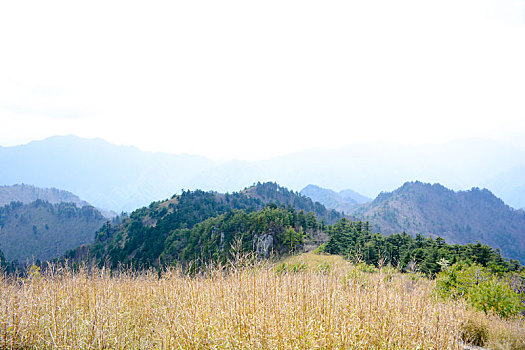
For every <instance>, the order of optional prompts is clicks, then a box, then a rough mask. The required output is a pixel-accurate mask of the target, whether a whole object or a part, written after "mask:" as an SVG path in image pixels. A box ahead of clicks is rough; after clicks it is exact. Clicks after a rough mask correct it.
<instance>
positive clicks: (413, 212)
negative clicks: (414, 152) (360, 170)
mask: <svg viewBox="0 0 525 350" xmlns="http://www.w3.org/2000/svg"><path fill="white" fill-rule="evenodd" d="M352 215H354V216H356V217H358V218H360V219H362V220H367V221H370V222H371V223H372V225H373V227H374V228H375V230H377V231H379V232H381V233H383V234H391V233H399V232H403V231H404V232H407V233H410V234H412V235H413V234H416V233H421V234H430V235H434V236H441V237H443V238H444V239H445V240H446V241H447V242H450V243H459V244H465V243H469V242H472V243H475V242H476V241H481V242H482V243H484V244H488V245H490V246H492V247H494V248H499V249H501V251H502V252H503V255H504V256H506V257H509V258H512V259H517V260H520V261H521V262H522V263H523V262H524V261H525V212H523V211H521V210H515V209H512V208H511V207H509V206H508V205H506V204H505V203H504V202H503V201H502V200H501V199H499V198H497V197H496V196H494V195H493V194H492V193H491V192H490V191H489V190H487V189H479V188H472V189H471V190H469V191H458V192H455V191H453V190H450V189H447V188H446V187H444V186H442V185H440V184H433V185H431V184H428V183H422V182H419V181H416V182H407V183H405V184H404V185H403V186H401V187H400V188H398V189H397V190H395V191H393V192H383V193H381V194H380V195H378V196H377V198H375V199H374V200H373V201H372V202H370V203H367V204H364V205H362V206H361V207H358V208H357V209H355V210H354V211H353V212H352Z"/></svg>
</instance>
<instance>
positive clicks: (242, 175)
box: [0, 136, 525, 212]
mask: <svg viewBox="0 0 525 350" xmlns="http://www.w3.org/2000/svg"><path fill="white" fill-rule="evenodd" d="M0 163H1V164H2V169H1V172H0V184H3V185H12V184H16V183H28V184H32V185H36V186H40V187H56V188H60V189H64V190H67V191H71V192H73V193H75V194H77V195H79V196H80V197H81V198H83V199H85V200H86V201H88V202H89V203H91V204H93V205H95V206H97V207H101V208H105V209H111V210H114V211H116V212H120V211H131V210H133V209H135V208H138V207H141V206H144V205H148V204H149V203H150V202H152V201H155V200H159V199H162V198H168V197H170V196H171V195H172V194H173V193H180V191H181V189H183V188H184V189H197V188H199V189H203V190H214V191H219V192H231V191H236V190H238V189H239V188H244V187H246V186H250V185H252V184H253V183H255V182H258V181H275V182H277V183H279V184H281V185H283V186H286V187H288V188H290V189H293V190H296V191H298V190H300V189H302V188H304V187H305V186H307V185H308V184H316V185H318V186H321V187H326V188H330V189H333V190H336V191H340V190H343V189H352V190H354V191H356V192H358V193H360V194H362V195H364V196H366V197H370V198H374V197H375V196H376V195H377V194H379V193H380V192H382V191H391V190H393V189H395V188H397V187H399V186H401V185H402V184H403V183H404V182H406V181H412V180H420V181H423V182H431V183H434V182H439V183H441V184H443V185H444V186H446V187H448V188H452V189H454V190H465V189H469V188H471V187H487V188H488V189H490V190H491V191H493V192H494V193H495V194H496V195H497V196H499V197H501V198H502V199H503V200H504V201H505V202H506V203H508V204H509V205H511V206H513V207H515V208H521V207H525V196H523V195H521V193H523V191H524V188H525V180H524V177H523V176H522V173H523V169H525V150H523V149H521V148H518V147H514V146H512V145H508V144H504V143H500V142H496V141H490V140H483V139H469V140H460V141H454V142H449V143H445V144H439V145H422V146H420V147H413V146H403V145H393V144H375V145H366V144H361V145H352V146H348V147H345V148H341V149H335V150H327V149H325V150H308V151H302V152H297V153H293V154H289V155H285V156H280V157H275V158H271V159H268V160H264V161H227V162H222V163H219V162H214V161H211V160H209V159H207V158H205V157H201V156H194V155H174V154H165V153H153V152H145V151H141V150H139V149H137V148H134V147H125V146H115V145H112V144H110V143H108V142H106V141H103V140H101V139H82V138H78V137H75V136H57V137H52V138H49V139H45V140H41V141H33V142H31V143H29V144H26V145H22V146H14V147H0Z"/></svg>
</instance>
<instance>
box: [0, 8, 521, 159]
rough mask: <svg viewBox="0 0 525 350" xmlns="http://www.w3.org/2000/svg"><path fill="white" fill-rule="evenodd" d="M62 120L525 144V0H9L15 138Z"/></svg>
mask: <svg viewBox="0 0 525 350" xmlns="http://www.w3.org/2000/svg"><path fill="white" fill-rule="evenodd" d="M56 134H76V135H79V136H83V137H102V138H104V139H106V140H108V141H111V142H114V143H117V144H133V145H136V146H137V147H139V148H142V149H146V150H155V151H167V152H174V153H181V152H186V153H197V154H203V155H206V156H209V157H212V158H215V159H228V158H243V159H260V158H265V157H269V156H273V155H277V154H282V153H289V152H292V151H296V150H300V149H305V148H313V147H340V146H344V145H347V144H351V143H355V142H363V141H369V142H375V141H378V140H381V141H387V142H408V143H421V142H429V141H430V142H435V141H442V140H448V139H454V138H459V137H472V136H481V137H491V138H495V139H503V138H509V139H511V140H513V141H514V142H517V143H520V142H522V144H523V145H525V0H490V1H488V0H468V1H465V0H450V1H449V0H439V1H425V0H413V1H405V0H385V1H376V0H374V1H370V0H367V1H349V0H345V1H335V0H334V1H331V0H328V1H320V0H317V1H309V0H298V1H289V0H275V1H274V0H264V1H249V0H239V1H230V0H221V1H217V0H212V1H200V0H195V1H165V2H163V1H142V2H136V1H108V0H104V1H84V2H79V1H71V0H67V1H63V2H59V1H34V2H30V1H3V2H2V3H1V4H0V145H14V144H20V143H25V142H27V141H29V140H32V139H39V138H44V137H47V136H51V135H56ZM520 140H522V141H520Z"/></svg>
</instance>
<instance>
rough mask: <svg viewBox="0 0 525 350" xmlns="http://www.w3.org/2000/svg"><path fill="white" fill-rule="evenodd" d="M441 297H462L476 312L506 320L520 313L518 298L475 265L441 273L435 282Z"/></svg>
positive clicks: (522, 308)
mask: <svg viewBox="0 0 525 350" xmlns="http://www.w3.org/2000/svg"><path fill="white" fill-rule="evenodd" d="M436 292H437V294H438V295H439V296H441V297H445V298H447V297H450V298H453V299H458V298H464V299H465V300H466V301H467V302H469V304H470V305H472V306H473V307H474V308H476V309H477V310H481V311H483V312H485V313H486V314H488V313H494V314H497V315H499V316H502V317H505V318H508V317H511V316H515V315H518V314H519V313H520V312H521V311H522V310H524V309H525V308H524V305H523V303H522V302H521V300H520V298H519V295H518V294H517V293H516V292H515V291H514V290H513V289H512V288H511V287H510V286H509V284H508V283H506V282H504V281H503V280H500V279H499V278H498V277H497V276H496V275H494V274H492V273H490V272H489V270H488V269H487V268H484V267H482V266H479V265H475V264H474V265H471V266H464V265H460V264H454V265H453V266H451V267H449V268H447V269H444V270H443V271H441V272H440V273H439V274H438V276H437V280H436Z"/></svg>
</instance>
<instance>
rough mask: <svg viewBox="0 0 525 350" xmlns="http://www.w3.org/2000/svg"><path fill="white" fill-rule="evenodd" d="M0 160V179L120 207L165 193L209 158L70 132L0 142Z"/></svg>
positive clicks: (205, 164)
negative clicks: (1, 144) (145, 148)
mask: <svg viewBox="0 0 525 350" xmlns="http://www.w3.org/2000/svg"><path fill="white" fill-rule="evenodd" d="M0 164H2V172H0V184H5V185H12V184H15V183H21V182H23V183H28V184H32V185H35V186H38V187H56V188H60V189H64V190H67V191H71V192H73V193H75V194H78V195H79V196H80V197H81V198H83V199H85V200H86V201H88V202H89V203H91V204H92V205H94V206H96V207H100V208H104V209H109V210H113V211H115V212H121V211H131V210H133V209H135V208H137V207H139V206H142V205H147V204H149V203H150V202H152V201H154V200H158V199H159V198H166V197H168V196H170V195H171V194H173V193H174V192H176V191H179V190H180V189H181V188H184V184H185V183H186V182H187V181H189V180H190V179H191V178H192V177H194V176H196V175H197V174H198V173H199V172H201V171H202V170H204V169H207V168H209V167H210V166H211V165H213V164H214V163H213V162H211V161H210V160H208V159H206V158H204V157H200V156H190V155H184V154H182V155H172V154H165V153H153V152H144V151H141V150H139V149H137V148H135V147H127V146H116V145H113V144H110V143H108V142H106V141H104V140H101V139H83V138H79V137H76V136H71V135H70V136H55V137H51V138H48V139H45V140H40V141H33V142H30V143H28V144H26V145H21V146H15V147H0Z"/></svg>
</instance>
